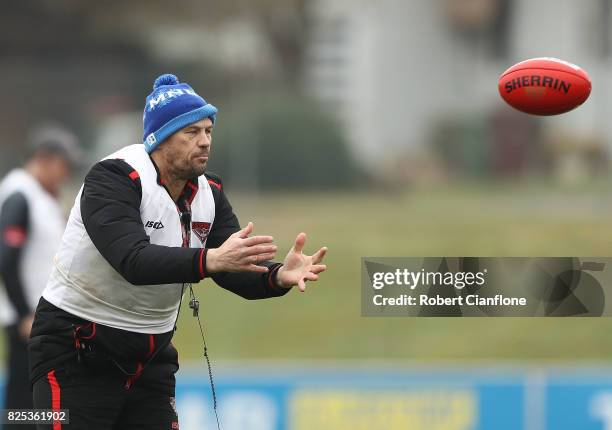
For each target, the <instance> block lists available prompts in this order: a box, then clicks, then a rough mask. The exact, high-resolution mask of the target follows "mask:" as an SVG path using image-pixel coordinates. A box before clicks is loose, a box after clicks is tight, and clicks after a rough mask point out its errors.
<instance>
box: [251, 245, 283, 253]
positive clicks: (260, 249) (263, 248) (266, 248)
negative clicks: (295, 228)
mask: <svg viewBox="0 0 612 430" xmlns="http://www.w3.org/2000/svg"><path fill="white" fill-rule="evenodd" d="M276 249H277V248H276V245H255V246H249V247H248V248H245V249H244V255H257V254H270V253H272V254H274V253H276Z"/></svg>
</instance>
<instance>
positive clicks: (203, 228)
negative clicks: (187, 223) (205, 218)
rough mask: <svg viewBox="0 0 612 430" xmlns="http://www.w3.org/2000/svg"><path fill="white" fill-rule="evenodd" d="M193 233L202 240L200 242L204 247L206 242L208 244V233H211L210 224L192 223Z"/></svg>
mask: <svg viewBox="0 0 612 430" xmlns="http://www.w3.org/2000/svg"><path fill="white" fill-rule="evenodd" d="M191 231H193V232H194V233H195V235H196V236H197V237H198V239H200V242H202V245H204V242H206V238H207V237H208V233H209V232H210V223H209V222H197V221H194V222H192V223H191Z"/></svg>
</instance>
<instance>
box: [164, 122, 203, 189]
mask: <svg viewBox="0 0 612 430" xmlns="http://www.w3.org/2000/svg"><path fill="white" fill-rule="evenodd" d="M212 129H213V123H212V121H211V119H210V118H204V119H203V120H200V121H198V122H196V123H193V124H191V125H188V126H187V127H185V128H182V129H181V130H179V131H177V132H176V133H174V134H173V135H172V136H170V137H169V138H168V139H167V140H166V141H165V142H164V143H162V144H161V145H160V146H159V150H161V152H162V155H163V157H164V159H165V162H166V165H167V166H168V169H169V172H168V173H169V174H170V175H172V176H174V177H176V178H177V179H183V180H188V179H192V178H195V177H198V176H201V175H203V174H204V170H205V169H206V163H207V162H208V156H209V154H210V145H211V143H212Z"/></svg>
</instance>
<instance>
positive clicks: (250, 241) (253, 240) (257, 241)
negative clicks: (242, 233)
mask: <svg viewBox="0 0 612 430" xmlns="http://www.w3.org/2000/svg"><path fill="white" fill-rule="evenodd" d="M272 242H274V238H273V237H272V236H253V237H249V238H247V239H244V241H243V242H242V245H244V246H254V245H261V244H262V243H272Z"/></svg>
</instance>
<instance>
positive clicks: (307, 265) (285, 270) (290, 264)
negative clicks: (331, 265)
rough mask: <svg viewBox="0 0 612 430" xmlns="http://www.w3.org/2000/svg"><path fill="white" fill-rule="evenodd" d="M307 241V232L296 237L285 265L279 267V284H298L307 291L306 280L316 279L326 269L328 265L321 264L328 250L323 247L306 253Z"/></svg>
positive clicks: (289, 285)
mask: <svg viewBox="0 0 612 430" xmlns="http://www.w3.org/2000/svg"><path fill="white" fill-rule="evenodd" d="M305 243H306V233H300V234H298V235H297V238H296V239H295V244H294V245H293V247H292V248H291V250H290V251H289V252H288V253H287V256H286V257H285V261H284V262H283V266H282V267H281V268H280V269H278V273H277V275H276V280H277V283H278V285H279V286H281V287H283V288H291V287H292V286H294V285H297V286H298V288H299V289H300V291H301V292H304V291H306V281H316V280H317V279H319V273H321V272H323V271H325V269H327V266H326V265H325V264H320V263H321V261H322V260H323V257H324V256H325V253H326V252H327V248H326V247H323V248H321V249H319V250H318V251H317V252H315V253H314V254H313V255H304V254H303V253H302V250H303V249H304V244H305Z"/></svg>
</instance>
